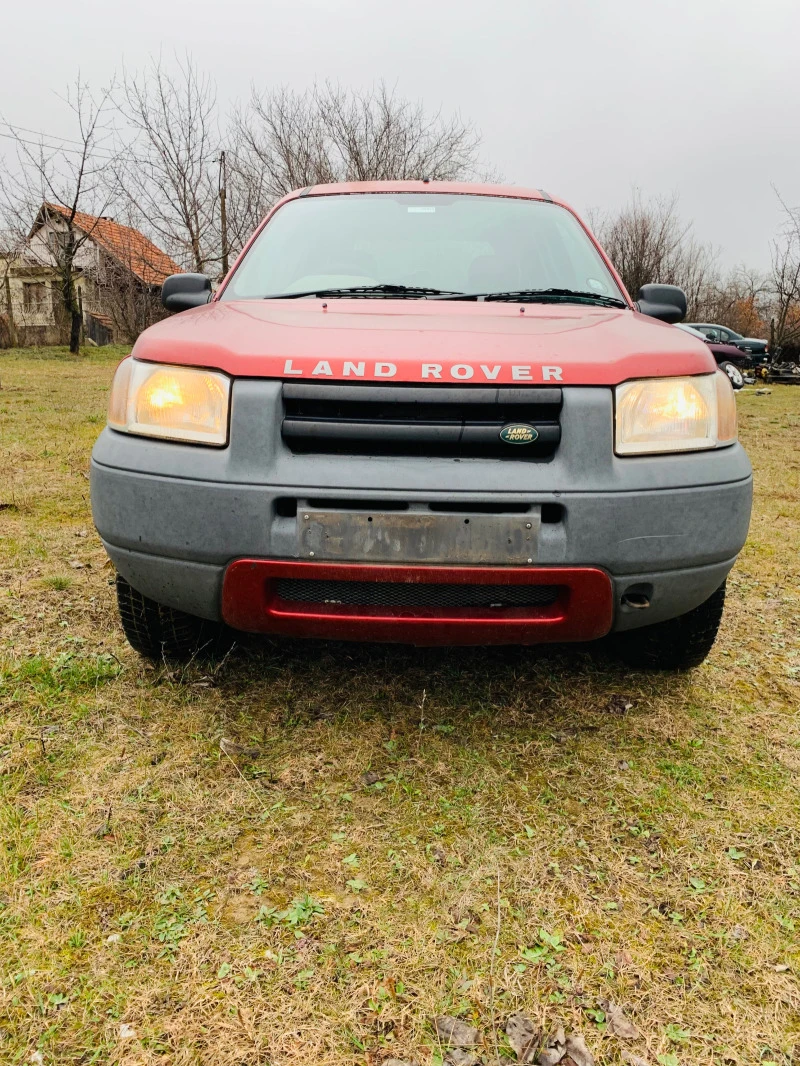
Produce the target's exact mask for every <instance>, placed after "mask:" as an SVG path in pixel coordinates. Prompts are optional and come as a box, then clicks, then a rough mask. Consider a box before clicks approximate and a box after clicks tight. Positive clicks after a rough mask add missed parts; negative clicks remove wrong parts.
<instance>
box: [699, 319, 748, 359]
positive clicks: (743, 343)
mask: <svg viewBox="0 0 800 1066" xmlns="http://www.w3.org/2000/svg"><path fill="white" fill-rule="evenodd" d="M686 325H687V326H691V327H692V329H696V330H699V331H700V332H701V333H702V334H703V336H704V337H705V338H706V340H709V341H712V342H713V343H714V344H732V345H733V346H734V348H738V349H739V351H740V352H746V353H747V355H749V356H751V357H752V362H753V364H760V363H765V362H767V342H766V341H765V340H758V339H756V338H755V337H743V336H742V335H741V333H737V332H736V330H733V329H728V327H727V326H717V325H714V324H713V323H712V324H709V323H705V322H687V323H686Z"/></svg>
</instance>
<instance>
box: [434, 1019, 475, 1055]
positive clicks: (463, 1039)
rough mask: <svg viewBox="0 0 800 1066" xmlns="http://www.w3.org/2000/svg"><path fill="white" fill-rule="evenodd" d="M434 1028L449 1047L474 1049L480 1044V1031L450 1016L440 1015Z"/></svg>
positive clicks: (435, 1021)
mask: <svg viewBox="0 0 800 1066" xmlns="http://www.w3.org/2000/svg"><path fill="white" fill-rule="evenodd" d="M433 1027H434V1029H435V1030H436V1035H437V1036H438V1037H439V1039H440V1040H441V1041H442V1043H443V1044H447V1045H448V1046H449V1047H473V1046H474V1045H475V1044H477V1043H478V1030H477V1029H476V1028H475V1027H474V1026H473V1025H467V1023H466V1022H462V1021H461V1020H460V1019H459V1018H452V1017H451V1016H450V1015H449V1014H440V1015H439V1017H438V1018H434V1020H433Z"/></svg>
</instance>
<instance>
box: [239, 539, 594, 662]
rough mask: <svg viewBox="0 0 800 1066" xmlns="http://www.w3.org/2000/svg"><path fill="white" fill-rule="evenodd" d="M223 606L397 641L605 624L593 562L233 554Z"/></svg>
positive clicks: (300, 626) (294, 625)
mask: <svg viewBox="0 0 800 1066" xmlns="http://www.w3.org/2000/svg"><path fill="white" fill-rule="evenodd" d="M222 614H223V617H224V619H225V621H226V622H227V623H228V625H230V626H233V628H235V629H241V630H244V631H246V632H251V633H279V634H284V635H286V636H298V637H325V638H330V639H336V640H367V641H389V642H395V643H403V644H445V645H447V644H536V643H540V642H544V641H575V640H593V639H595V638H597V637H601V636H604V635H605V634H606V633H607V632H608V631H609V629H610V628H611V621H612V616H613V603H612V594H611V582H610V580H609V578H608V575H607V574H605V573H604V572H603V571H602V570H598V569H596V568H594V567H552V568H550V567H548V568H544V567H541V568H540V567H528V568H524V569H523V568H521V567H474V566H471V567H444V566H370V565H364V564H351V563H307V562H281V561H274V560H268V559H237V560H236V561H235V562H233V563H231V564H230V566H229V567H228V569H227V570H226V572H225V580H224V583H223V589H222Z"/></svg>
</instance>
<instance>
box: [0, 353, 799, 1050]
mask: <svg viewBox="0 0 800 1066" xmlns="http://www.w3.org/2000/svg"><path fill="white" fill-rule="evenodd" d="M118 356H119V353H118V352H117V353H114V352H109V351H108V350H100V351H98V350H94V351H93V352H92V353H91V354H89V355H87V356H85V357H79V358H74V357H70V356H68V355H67V354H65V353H63V352H61V351H58V350H53V349H50V350H42V351H26V352H10V353H9V352H4V353H0V386H1V388H0V963H1V964H0V973H1V975H2V985H1V986H0V1061H2V1062H3V1063H17V1062H25V1063H28V1062H40V1063H59V1064H60V1063H87V1064H88V1063H95V1062H96V1063H120V1064H145V1063H146V1064H150V1063H159V1064H166V1063H170V1064H174V1066H183V1064H190V1063H191V1064H195V1063H198V1064H199V1063H202V1064H206V1063H210V1064H221V1066H257V1064H259V1066H260V1064H264V1066H266V1064H271V1066H299V1064H303V1066H310V1064H314V1066H330V1064H341V1063H352V1064H369V1066H376V1064H378V1063H381V1062H382V1061H383V1060H384V1059H387V1058H390V1057H396V1058H400V1059H406V1060H413V1061H416V1062H418V1063H419V1064H420V1066H428V1064H435V1063H439V1062H441V1059H442V1056H443V1049H442V1048H441V1047H440V1046H439V1043H438V1041H437V1038H436V1037H435V1035H434V1031H433V1029H432V1027H431V1019H432V1018H433V1017H434V1016H435V1015H438V1014H442V1013H446V1014H454V1015H457V1016H459V1017H461V1018H463V1019H465V1020H466V1021H469V1022H470V1023H472V1024H474V1025H476V1026H478V1027H479V1029H480V1031H481V1033H482V1034H483V1036H482V1039H483V1040H484V1045H483V1049H482V1054H483V1056H484V1059H485V1061H486V1062H489V1061H491V1056H492V1055H498V1054H499V1055H500V1057H501V1060H502V1059H505V1058H506V1057H507V1056H511V1055H512V1053H511V1051H510V1049H509V1047H508V1044H507V1042H506V1040H505V1037H504V1036H503V1028H504V1025H505V1019H506V1018H507V1016H508V1015H509V1014H510V1013H511V1012H513V1011H516V1010H524V1011H526V1012H527V1013H528V1014H529V1015H530V1017H531V1018H532V1019H533V1020H534V1021H535V1022H536V1023H537V1024H541V1025H542V1026H543V1027H544V1028H555V1027H557V1026H558V1025H559V1024H563V1025H564V1026H565V1027H566V1028H567V1030H569V1029H574V1030H578V1031H579V1032H581V1033H583V1035H584V1036H585V1038H586V1041H587V1043H588V1045H589V1047H590V1048H591V1049H592V1051H593V1052H594V1054H595V1056H596V1058H597V1061H598V1062H600V1063H619V1062H621V1061H624V1060H623V1058H622V1055H623V1052H627V1053H630V1054H633V1055H635V1056H639V1057H640V1059H642V1060H644V1062H646V1063H649V1064H651V1066H656V1064H657V1063H661V1064H662V1066H676V1064H680V1066H695V1064H711V1063H714V1064H720V1066H722V1064H742V1066H744V1064H751V1063H758V1062H761V1063H767V1062H770V1063H780V1064H781V1066H788V1064H790V1063H794V1064H796V1063H797V1062H798V1061H800V1058H799V1056H800V806H799V805H798V804H799V801H800V555H799V553H798V544H800V389H792V388H791V387H784V388H781V387H779V386H776V387H775V388H773V390H772V393H771V395H765V396H758V395H756V394H755V393H754V391H752V390H751V391H749V392H746V393H743V394H742V395H740V397H739V408H740V416H741V431H742V437H743V439H744V441H745V443H746V445H747V447H748V449H749V452H750V456H751V458H752V460H753V464H754V467H755V473H756V504H755V508H756V509H755V515H754V520H753V525H752V530H751V537H750V541H749V543H748V545H747V547H746V549H745V550H744V552H743V554H742V557H741V559H740V561H739V564H738V565H737V567H736V570H735V571H734V573H733V575H732V577H731V580H730V582H729V606H728V608H727V610H726V615H725V620H724V624H723V632H722V634H721V638H720V640H719V641H718V643H717V646H716V648H715V650H714V652H713V654H712V656H711V658H710V659H709V661H708V662H707V663H706V664H705V665H704V666H703V667H701V668H700V669H698V670H696V671H694V672H693V673H691V674H689V675H687V676H679V677H678V676H655V677H654V676H646V675H640V674H634V673H630V672H626V671H624V670H623V669H621V668H619V667H617V666H615V665H613V664H611V663H609V662H608V661H606V660H605V659H604V658H603V657H602V656H600V655H598V654H589V653H587V652H586V651H580V650H573V651H571V652H568V653H562V652H560V651H549V652H542V653H539V652H533V651H516V650H514V651H479V650H472V649H468V650H460V651H447V650H425V651H419V650H411V649H405V648H389V647H369V646H357V645H350V646H348V645H332V644H313V643H309V644H292V645H289V644H285V645H282V646H280V647H279V648H277V649H276V648H273V647H271V646H269V645H267V644H265V643H260V642H256V641H251V642H248V643H246V644H245V645H244V646H243V647H241V648H240V649H238V650H237V651H235V652H234V654H233V655H231V656H230V657H229V658H228V659H227V660H226V661H224V662H223V663H222V664H221V665H218V666H216V667H214V668H213V669H210V668H208V667H206V668H203V667H200V666H192V667H190V668H189V669H186V670H185V671H179V672H176V671H171V670H168V669H166V668H153V667H152V666H149V665H146V664H144V663H143V662H142V661H140V660H139V659H138V658H137V656H136V655H135V654H134V653H133V652H132V651H131V650H130V649H129V648H128V646H127V645H126V644H125V642H124V639H123V637H122V634H121V631H120V629H119V627H118V625H117V620H116V614H115V604H114V597H113V587H112V580H113V575H112V571H111V569H110V568H109V566H108V564H107V563H106V559H105V555H104V553H103V550H102V546H101V545H100V543H99V541H98V540H97V537H96V535H95V533H94V531H93V528H92V524H91V517H90V512H89V483H88V460H89V452H90V449H91V445H92V442H93V440H94V438H95V437H96V436H97V434H98V433H99V431H100V429H101V427H102V425H103V423H104V421H105V400H106V390H107V386H108V383H109V381H110V378H111V374H112V370H113V366H114V363H115V358H118ZM606 999H610V1000H612V1001H613V1002H614V1003H616V1004H618V1005H620V1006H621V1007H622V1008H623V1010H624V1011H625V1013H626V1014H627V1016H628V1017H629V1018H630V1019H631V1020H632V1021H633V1022H635V1024H636V1026H637V1027H638V1030H639V1032H640V1036H639V1038H638V1039H632V1040H622V1039H620V1038H618V1037H617V1036H615V1035H614V1033H613V1032H612V1029H613V1026H609V1024H608V1019H607V1007H603V1006H602V1005H601V1001H605V1000H606ZM629 1061H630V1060H629ZM634 1061H635V1060H634Z"/></svg>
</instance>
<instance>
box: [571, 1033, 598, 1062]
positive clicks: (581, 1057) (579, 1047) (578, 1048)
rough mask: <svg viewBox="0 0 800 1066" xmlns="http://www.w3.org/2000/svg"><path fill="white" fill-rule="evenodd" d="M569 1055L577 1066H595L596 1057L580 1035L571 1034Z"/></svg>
mask: <svg viewBox="0 0 800 1066" xmlns="http://www.w3.org/2000/svg"><path fill="white" fill-rule="evenodd" d="M567 1055H569V1057H570V1058H571V1059H572V1061H573V1062H574V1063H575V1066H594V1055H593V1054H592V1053H591V1051H590V1050H589V1049H588V1047H587V1046H586V1041H585V1040H584V1039H583V1037H582V1036H581V1035H580V1033H570V1034H569V1036H568V1037H567Z"/></svg>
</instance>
